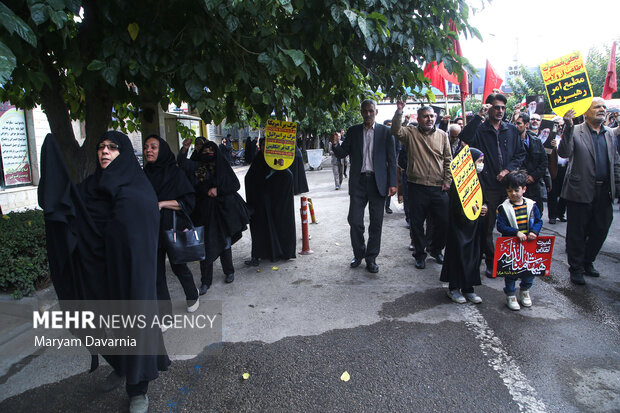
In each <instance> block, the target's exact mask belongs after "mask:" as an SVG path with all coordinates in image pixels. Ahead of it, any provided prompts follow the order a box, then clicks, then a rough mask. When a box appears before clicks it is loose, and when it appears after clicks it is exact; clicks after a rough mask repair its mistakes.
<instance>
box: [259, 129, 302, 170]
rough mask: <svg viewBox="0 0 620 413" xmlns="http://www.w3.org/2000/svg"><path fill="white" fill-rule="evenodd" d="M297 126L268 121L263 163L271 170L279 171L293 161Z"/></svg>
mask: <svg viewBox="0 0 620 413" xmlns="http://www.w3.org/2000/svg"><path fill="white" fill-rule="evenodd" d="M296 136H297V124H296V123H295V122H285V121H281V120H275V119H268V120H267V128H266V130H265V161H266V162H267V165H269V166H270V167H271V168H273V169H275V170H277V171H281V170H284V169H286V168H288V167H289V166H291V164H292V163H293V161H294V160H295V138H296Z"/></svg>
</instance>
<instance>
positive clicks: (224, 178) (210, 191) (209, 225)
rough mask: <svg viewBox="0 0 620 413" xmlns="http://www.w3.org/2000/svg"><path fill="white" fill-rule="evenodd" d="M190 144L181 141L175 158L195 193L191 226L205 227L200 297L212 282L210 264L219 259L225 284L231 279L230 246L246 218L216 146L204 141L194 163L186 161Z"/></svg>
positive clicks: (235, 185)
mask: <svg viewBox="0 0 620 413" xmlns="http://www.w3.org/2000/svg"><path fill="white" fill-rule="evenodd" d="M190 143H191V141H190V140H189V139H187V140H185V141H184V142H183V148H182V149H181V154H180V155H179V157H178V162H179V166H180V167H181V168H182V169H183V170H184V171H185V173H186V174H187V176H188V177H189V178H190V181H191V183H192V185H193V186H194V189H195V191H196V207H195V208H194V212H193V213H192V220H193V221H194V224H195V225H203V226H204V228H205V253H206V258H205V260H204V261H201V262H200V273H201V285H200V289H199V291H200V295H203V294H206V292H207V290H208V289H209V287H211V283H212V282H213V261H215V260H216V259H217V257H220V263H221V264H222V269H223V270H224V275H225V276H226V278H225V282H227V283H231V282H233V281H234V280H235V268H234V266H233V262H232V249H231V246H232V245H233V244H234V243H235V242H237V241H238V240H239V239H241V233H242V232H243V231H245V230H246V229H247V224H248V223H249V215H248V211H247V206H246V203H245V201H244V200H243V198H241V196H240V195H239V194H238V193H237V191H238V190H239V189H240V187H241V185H240V184H239V179H237V176H236V175H235V172H234V171H233V170H232V168H231V167H230V164H229V163H228V161H227V160H226V159H225V158H224V156H223V155H222V153H221V152H220V150H219V148H218V146H217V145H216V144H215V143H214V142H211V141H207V143H205V145H204V146H203V147H202V150H201V152H200V153H199V154H198V155H197V156H196V161H191V160H188V159H187V158H186V157H185V156H183V153H185V154H187V150H188V149H189V145H190Z"/></svg>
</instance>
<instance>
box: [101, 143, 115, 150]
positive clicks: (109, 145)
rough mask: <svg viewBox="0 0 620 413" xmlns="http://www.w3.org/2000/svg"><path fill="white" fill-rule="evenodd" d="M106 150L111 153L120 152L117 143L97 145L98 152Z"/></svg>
mask: <svg viewBox="0 0 620 413" xmlns="http://www.w3.org/2000/svg"><path fill="white" fill-rule="evenodd" d="M105 148H108V149H109V150H111V151H118V148H119V146H118V145H117V144H115V143H100V144H99V145H97V150H98V151H102V150H104V149H105Z"/></svg>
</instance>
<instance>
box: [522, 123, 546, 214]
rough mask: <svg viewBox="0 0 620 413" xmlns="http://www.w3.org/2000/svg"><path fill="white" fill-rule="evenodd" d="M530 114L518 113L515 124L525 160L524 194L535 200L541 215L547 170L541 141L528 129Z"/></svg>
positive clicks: (543, 206) (543, 207)
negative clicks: (523, 148)
mask: <svg viewBox="0 0 620 413" xmlns="http://www.w3.org/2000/svg"><path fill="white" fill-rule="evenodd" d="M529 125H530V116H529V115H528V114H527V113H520V114H519V117H518V118H517V120H516V121H515V126H516V127H517V130H518V131H519V133H520V134H521V141H522V142H523V146H524V147H525V161H524V162H523V169H525V170H526V171H527V191H526V193H525V196H527V197H528V198H530V199H531V200H532V201H534V202H536V206H537V207H538V211H540V214H541V215H542V213H543V210H544V209H545V205H544V203H543V196H542V191H546V187H545V183H544V182H543V178H544V176H545V172H546V171H547V163H548V162H547V153H546V152H545V148H544V146H543V142H542V141H541V140H540V139H539V138H538V137H537V136H536V135H534V134H533V133H531V132H530V131H529V129H528V128H529Z"/></svg>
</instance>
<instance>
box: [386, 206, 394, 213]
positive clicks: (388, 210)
mask: <svg viewBox="0 0 620 413" xmlns="http://www.w3.org/2000/svg"><path fill="white" fill-rule="evenodd" d="M392 212H393V211H392V209H391V208H390V207H386V208H385V213H386V214H391V213H392Z"/></svg>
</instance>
